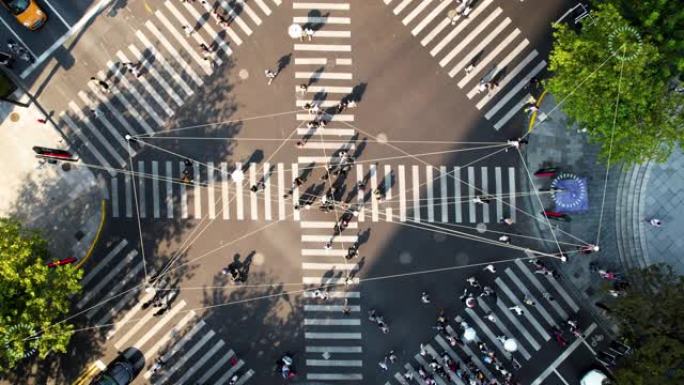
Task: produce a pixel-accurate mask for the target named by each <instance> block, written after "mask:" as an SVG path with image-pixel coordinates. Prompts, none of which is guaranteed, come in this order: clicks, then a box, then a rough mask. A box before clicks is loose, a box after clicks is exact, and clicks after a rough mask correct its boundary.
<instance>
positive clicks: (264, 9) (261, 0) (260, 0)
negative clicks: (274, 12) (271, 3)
mask: <svg viewBox="0 0 684 385" xmlns="http://www.w3.org/2000/svg"><path fill="white" fill-rule="evenodd" d="M245 1H246V0H238V2H239V3H240V4H243V3H244V2H245ZM254 1H256V3H257V5H258V6H259V8H261V11H262V12H263V13H265V14H266V16H270V15H271V9H270V8H268V7H267V6H266V4H265V3H264V0H254ZM257 24H258V23H257Z"/></svg>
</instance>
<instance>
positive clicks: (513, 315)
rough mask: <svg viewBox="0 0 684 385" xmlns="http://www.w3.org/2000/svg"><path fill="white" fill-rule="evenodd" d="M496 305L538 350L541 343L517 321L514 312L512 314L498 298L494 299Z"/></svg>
mask: <svg viewBox="0 0 684 385" xmlns="http://www.w3.org/2000/svg"><path fill="white" fill-rule="evenodd" d="M496 306H497V307H498V308H499V310H501V312H502V313H503V314H504V315H505V316H506V318H508V320H509V321H511V323H512V324H513V326H515V328H516V329H518V331H519V332H520V333H521V334H522V335H523V337H525V339H526V340H527V341H528V342H529V343H530V345H532V347H533V348H534V350H539V349H541V345H539V342H537V340H536V339H535V338H534V336H532V334H531V333H530V332H528V331H527V329H526V328H525V327H524V326H523V325H522V323H520V321H518V318H517V316H516V315H515V314H513V313H512V312H511V311H510V309H509V308H508V307H506V305H505V304H504V303H503V302H502V301H501V300H498V299H497V301H496Z"/></svg>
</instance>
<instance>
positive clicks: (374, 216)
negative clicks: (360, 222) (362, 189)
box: [368, 164, 379, 222]
mask: <svg viewBox="0 0 684 385" xmlns="http://www.w3.org/2000/svg"><path fill="white" fill-rule="evenodd" d="M368 172H370V183H371V190H372V191H376V190H377V189H378V170H377V167H376V165H375V164H371V165H370V166H368ZM378 220H379V218H378V199H377V197H376V196H375V194H373V195H372V196H371V221H373V222H377V221H378Z"/></svg>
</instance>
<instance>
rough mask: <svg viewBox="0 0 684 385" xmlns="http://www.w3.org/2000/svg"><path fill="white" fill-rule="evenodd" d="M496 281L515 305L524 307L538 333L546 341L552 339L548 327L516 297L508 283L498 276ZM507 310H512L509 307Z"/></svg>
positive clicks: (524, 312) (525, 314)
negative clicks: (540, 322)
mask: <svg viewBox="0 0 684 385" xmlns="http://www.w3.org/2000/svg"><path fill="white" fill-rule="evenodd" d="M495 282H496V285H497V286H498V287H499V288H500V289H501V290H502V291H503V292H504V293H505V294H506V296H507V297H508V298H509V300H510V301H511V302H513V304H514V305H516V306H520V307H521V308H522V309H523V314H522V316H523V317H525V318H526V319H527V321H529V323H531V324H532V326H533V327H534V329H535V330H536V331H537V333H539V335H541V336H542V338H544V341H548V340H550V339H551V336H550V335H549V333H547V332H546V329H544V327H543V326H541V325H540V324H539V322H538V321H537V319H536V318H534V317H533V316H532V314H531V313H530V311H528V310H527V309H525V305H524V304H523V303H522V302H520V300H518V297H516V295H515V294H514V293H513V292H512V291H511V289H509V288H508V285H506V283H505V282H504V281H503V280H502V279H501V278H498V277H497V278H496V279H495ZM506 310H508V311H512V310H509V309H506Z"/></svg>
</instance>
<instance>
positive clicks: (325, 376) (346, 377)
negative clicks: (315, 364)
mask: <svg viewBox="0 0 684 385" xmlns="http://www.w3.org/2000/svg"><path fill="white" fill-rule="evenodd" d="M306 379H307V380H317V381H361V380H363V374H361V373H307V374H306Z"/></svg>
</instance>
